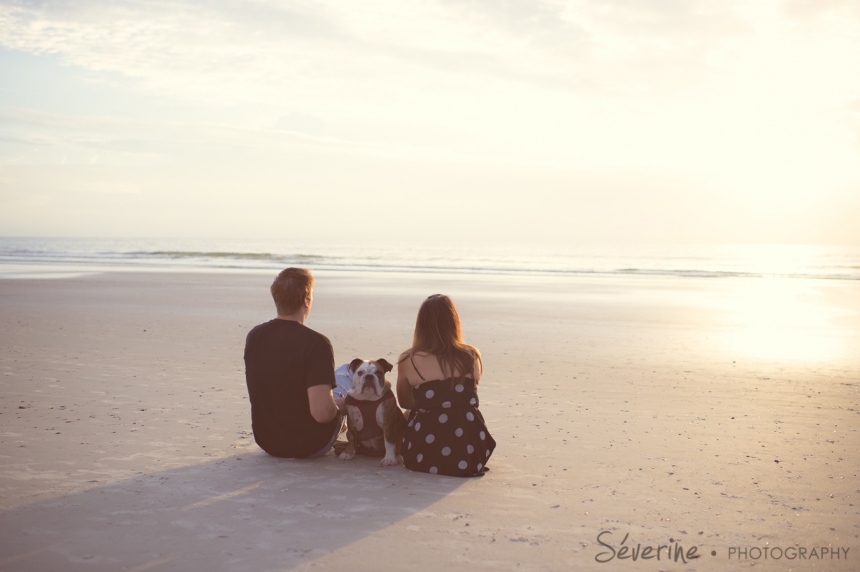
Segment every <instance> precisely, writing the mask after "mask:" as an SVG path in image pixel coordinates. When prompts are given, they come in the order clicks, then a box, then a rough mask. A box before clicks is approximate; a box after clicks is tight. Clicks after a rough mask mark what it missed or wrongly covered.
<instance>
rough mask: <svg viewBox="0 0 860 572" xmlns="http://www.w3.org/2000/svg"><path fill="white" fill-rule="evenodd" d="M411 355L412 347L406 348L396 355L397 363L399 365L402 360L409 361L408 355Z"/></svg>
mask: <svg viewBox="0 0 860 572" xmlns="http://www.w3.org/2000/svg"><path fill="white" fill-rule="evenodd" d="M411 355H412V348H409V349H408V350H404V351H403V352H402V353H401V354H400V355H399V356H397V364H398V365H400V364H401V363H403V362H408V361H409V356H411Z"/></svg>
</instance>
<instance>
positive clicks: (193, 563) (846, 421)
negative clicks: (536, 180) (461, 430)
mask: <svg viewBox="0 0 860 572" xmlns="http://www.w3.org/2000/svg"><path fill="white" fill-rule="evenodd" d="M270 280H271V277H269V276H265V275H242V274H149V273H113V274H101V275H92V276H83V277H78V278H66V279H60V280H0V315H2V318H3V319H2V321H0V373H2V378H0V459H2V465H0V510H2V513H0V569H3V570H59V569H62V570H137V571H141V570H201V569H209V570H288V569H305V568H308V569H309V568H318V569H323V570H326V569H335V568H337V569H350V570H380V569H390V570H397V569H404V568H406V567H409V568H414V569H417V570H439V569H444V568H448V569H454V570H467V569H487V570H495V569H505V570H569V569H593V570H607V569H631V570H632V569H643V570H731V569H750V568H755V569H761V568H764V569H768V570H771V569H772V570H788V569H792V570H855V569H857V567H858V562H860V537H858V535H860V508H858V507H860V505H858V503H857V501H858V499H860V486H858V482H860V481H858V468H860V458H858V455H857V451H858V450H860V438H858V430H857V428H858V427H860V373H858V372H860V352H858V351H856V349H857V348H860V314H858V310H860V287H858V286H857V285H855V284H853V283H852V282H849V281H842V282H840V281H808V280H807V281H804V280H794V281H781V282H780V281H771V282H767V281H765V279H750V278H744V279H698V278H689V279H679V278H671V279H669V278H666V279H663V278H659V277H641V278H636V277H634V278H625V279H623V280H622V279H619V278H617V277H615V278H602V277H599V276H594V277H588V276H584V277H579V278H568V279H537V278H514V277H504V278H499V277H475V278H468V277H463V276H460V277H456V276H455V277H439V276H434V275H425V276H405V275H400V276H396V275H383V274H379V275H371V276H354V275H353V276H350V275H346V274H337V273H318V274H317V280H318V282H317V289H316V291H315V297H314V308H313V312H312V314H311V317H310V319H309V320H308V322H307V325H308V326H310V327H311V328H314V329H317V330H319V331H321V332H323V333H325V334H326V335H327V336H329V338H330V339H331V340H332V343H333V344H334V347H335V354H336V360H337V362H338V363H342V362H347V361H349V360H350V359H352V358H353V357H367V358H377V357H386V358H388V359H389V360H391V359H392V358H393V357H396V356H397V355H398V353H399V352H400V351H402V350H403V349H405V348H406V347H407V346H408V345H409V343H410V340H411V333H412V327H413V320H414V316H415V313H416V311H417V308H418V305H419V304H420V302H421V300H422V299H423V298H424V297H425V296H426V295H428V294H431V293H435V292H443V293H447V294H450V295H452V296H453V297H454V299H455V301H456V302H457V303H458V306H459V308H460V311H461V315H462V318H463V326H464V332H465V335H466V337H467V341H469V342H470V343H473V344H475V345H477V346H478V347H479V348H480V349H481V350H482V352H483V354H484V361H485V375H484V380H483V381H482V382H481V386H480V388H479V392H480V395H481V411H482V413H483V414H484V417H485V419H486V421H487V425H488V426H489V429H490V431H491V432H492V434H493V436H494V438H495V439H496V441H497V442H498V448H497V449H496V452H495V453H494V455H493V457H492V459H491V461H490V463H489V467H490V469H491V471H490V472H489V473H488V474H487V475H486V476H484V477H483V478H479V479H468V480H460V479H454V478H449V477H437V476H432V475H424V474H417V473H411V472H409V471H407V470H405V469H404V468H403V467H394V468H383V467H380V466H379V465H378V459H371V458H358V459H357V460H355V461H353V462H351V463H343V462H340V461H338V460H337V459H335V458H334V455H333V454H329V455H327V456H326V457H324V458H322V459H319V460H316V461H296V460H283V459H274V458H271V457H268V456H267V455H266V454H265V453H263V452H262V451H261V450H259V448H257V447H256V445H255V444H254V442H253V438H252V435H251V434H250V414H249V409H248V403H247V393H246V390H245V385H244V373H243V362H242V348H243V345H244V338H245V335H246V333H247V331H248V330H249V329H250V328H251V327H253V326H254V325H255V324H257V323H260V322H263V321H266V320H268V319H270V318H271V317H272V315H273V308H272V303H271V301H270V299H269V297H268V290H267V289H268V284H269V283H270ZM604 531H605V532H604ZM602 532H604V535H603V536H601V538H602V540H603V541H604V542H605V543H606V544H609V545H611V546H612V547H613V549H614V550H619V549H620V546H621V544H620V543H621V541H622V539H624V537H625V535H627V540H626V542H625V544H624V545H625V546H629V547H631V548H636V545H641V549H640V552H639V553H638V556H637V561H636V562H633V561H632V560H631V559H624V560H621V559H619V556H620V555H621V553H618V554H616V557H615V558H614V559H612V560H611V561H610V562H608V563H599V562H598V561H597V560H596V559H607V558H608V557H609V556H611V555H612V550H611V549H610V548H608V547H606V546H602V545H601V544H599V543H598V541H597V538H598V535H599V534H601V533H602ZM676 545H677V546H679V547H680V548H681V550H683V551H684V554H685V555H687V554H688V553H689V550H690V549H691V548H693V547H695V549H696V553H697V554H698V555H699V556H700V557H699V558H696V559H691V560H688V561H687V562H686V563H684V562H683V559H681V558H679V559H678V560H677V561H676V560H674V559H670V560H668V561H667V557H666V553H667V549H662V550H661V552H660V554H661V559H660V561H659V562H658V561H657V560H656V559H654V558H652V559H649V560H642V558H641V557H642V556H644V555H646V554H647V555H648V556H654V551H653V550H656V549H657V548H658V547H659V546H670V547H672V549H673V550H675V546H676ZM646 546H652V547H653V550H652V551H651V552H643V551H642V550H644V549H645V547H646ZM765 548H767V549H768V555H769V556H768V558H767V559H766V558H765V556H764V549H765ZM774 548H779V549H780V552H779V553H780V557H779V558H777V559H774V557H773V556H772V554H773V553H772V552H771V551H772V550H773V549H774ZM813 548H814V549H815V554H816V557H814V558H813V557H812V550H813ZM822 548H826V549H827V554H826V556H824V558H823V559H822ZM787 549H788V550H787ZM800 549H804V557H803V558H801V557H800V556H799V551H800ZM845 549H847V550H848V553H847V560H846V555H845V553H844V550H845ZM741 550H745V552H742V553H740V554H739V552H740V551H741ZM756 550H758V553H757V552H756ZM792 550H793V551H792ZM712 552H714V553H715V554H714V555H712ZM675 554H676V553H673V556H674V555H675ZM756 554H759V556H758V558H755V557H754V556H755V555H756ZM791 554H795V557H794V558H793V559H789V555H791ZM835 554H838V555H839V559H837V558H836V556H835ZM625 555H629V553H627V554H625ZM743 555H745V557H743Z"/></svg>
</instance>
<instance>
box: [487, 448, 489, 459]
mask: <svg viewBox="0 0 860 572" xmlns="http://www.w3.org/2000/svg"><path fill="white" fill-rule="evenodd" d="M487 458H488V459H489V458H490V450H489V449H487Z"/></svg>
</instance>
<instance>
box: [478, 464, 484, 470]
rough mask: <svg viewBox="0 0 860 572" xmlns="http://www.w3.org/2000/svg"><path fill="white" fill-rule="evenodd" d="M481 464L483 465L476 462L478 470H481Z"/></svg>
mask: <svg viewBox="0 0 860 572" xmlns="http://www.w3.org/2000/svg"><path fill="white" fill-rule="evenodd" d="M483 466H484V465H482V464H481V463H478V470H479V471H480V470H481V467H483Z"/></svg>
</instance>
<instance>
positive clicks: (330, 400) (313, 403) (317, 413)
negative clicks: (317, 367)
mask: <svg viewBox="0 0 860 572" xmlns="http://www.w3.org/2000/svg"><path fill="white" fill-rule="evenodd" d="M308 404H309V405H310V407H311V416H312V417H313V418H314V420H316V422H317V423H328V422H329V421H331V420H332V419H334V418H335V416H337V405H335V403H334V397H333V396H332V394H331V387H330V386H328V385H313V386H311V387H309V388H308Z"/></svg>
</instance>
